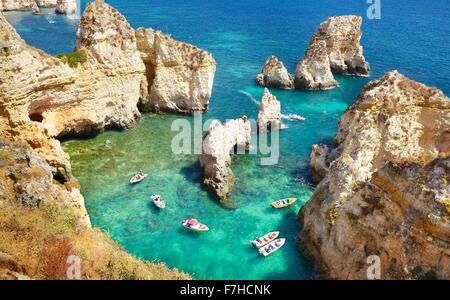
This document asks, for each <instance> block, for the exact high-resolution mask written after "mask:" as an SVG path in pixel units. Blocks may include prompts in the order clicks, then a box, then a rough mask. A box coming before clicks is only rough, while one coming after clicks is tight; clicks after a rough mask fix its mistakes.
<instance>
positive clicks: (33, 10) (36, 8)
mask: <svg viewBox="0 0 450 300" xmlns="http://www.w3.org/2000/svg"><path fill="white" fill-rule="evenodd" d="M31 12H32V13H33V14H34V15H38V14H39V13H40V10H39V6H38V5H37V4H36V2H35V3H34V4H33V6H32V7H31Z"/></svg>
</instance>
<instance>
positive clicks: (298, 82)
mask: <svg viewBox="0 0 450 300" xmlns="http://www.w3.org/2000/svg"><path fill="white" fill-rule="evenodd" d="M337 86H338V82H337V81H336V80H335V79H334V76H333V74H332V73H331V67H330V59H329V58H328V52H327V46H326V43H325V41H318V42H317V43H313V44H311V45H310V46H309V49H308V51H307V52H306V56H305V57H304V58H303V59H302V60H301V61H300V62H299V63H298V64H297V68H296V70H295V87H296V88H298V89H305V90H326V89H331V88H334V87H337Z"/></svg>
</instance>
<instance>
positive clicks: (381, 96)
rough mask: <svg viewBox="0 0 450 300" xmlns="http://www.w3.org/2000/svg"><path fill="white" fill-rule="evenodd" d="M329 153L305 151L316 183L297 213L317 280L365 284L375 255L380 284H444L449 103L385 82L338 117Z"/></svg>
mask: <svg viewBox="0 0 450 300" xmlns="http://www.w3.org/2000/svg"><path fill="white" fill-rule="evenodd" d="M334 144H335V148H334V149H333V150H328V149H327V148H325V147H323V146H316V147H315V149H313V151H315V152H316V153H314V155H312V158H313V159H312V161H311V163H312V165H313V166H316V167H314V169H315V172H316V173H317V174H318V176H317V177H319V178H318V179H320V177H323V179H322V181H321V182H320V184H319V185H318V187H317V188H316V191H315V193H314V195H313V196H312V198H311V199H310V201H309V202H308V203H307V204H306V205H305V206H304V207H303V208H302V210H301V212H300V221H301V223H302V225H303V231H302V233H301V235H300V237H299V238H300V241H301V244H302V245H303V246H304V247H305V248H306V250H307V252H308V253H309V254H310V255H311V256H312V257H313V258H314V259H315V261H316V262H317V264H318V266H319V269H320V271H321V272H322V274H324V276H326V277H330V278H338V279H367V275H366V271H367V267H368V265H367V257H369V256H370V255H378V256H379V257H380V258H381V267H382V270H381V277H382V279H397V278H414V277H417V276H416V273H421V272H418V270H422V271H423V272H422V273H425V274H428V275H429V274H434V275H436V276H437V277H440V278H446V279H448V276H449V274H450V269H449V266H450V251H449V249H450V240H449V237H450V211H449V200H448V195H449V192H450V188H449V185H448V180H449V154H450V99H449V98H447V97H446V96H445V95H444V94H443V93H442V91H440V90H438V89H437V88H432V87H428V86H425V85H423V84H420V83H417V82H415V81H412V80H410V79H408V78H406V77H404V76H403V75H401V74H399V73H398V72H396V71H392V72H389V73H386V74H385V75H384V76H383V78H381V79H380V80H377V81H373V82H371V83H369V84H368V85H367V86H366V87H365V89H364V90H363V91H362V92H361V94H360V95H359V97H358V99H357V101H356V102H355V103H354V104H352V105H351V106H350V107H349V108H348V109H347V111H346V112H345V113H344V115H343V116H342V118H341V120H340V122H339V131H338V133H337V135H336V137H335V138H334ZM333 152H334V153H333Z"/></svg>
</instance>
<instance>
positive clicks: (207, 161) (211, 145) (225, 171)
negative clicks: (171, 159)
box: [200, 116, 251, 203]
mask: <svg viewBox="0 0 450 300" xmlns="http://www.w3.org/2000/svg"><path fill="white" fill-rule="evenodd" d="M250 142H251V124H250V121H249V120H247V118H246V117H245V116H244V117H242V118H239V119H236V120H230V121H228V122H226V123H225V124H222V123H221V122H219V121H213V122H212V123H211V125H210V127H209V130H208V132H207V133H206V134H205V135H204V137H203V153H202V155H201V156H200V165H201V167H202V169H203V173H204V176H205V181H204V183H205V185H206V186H207V187H208V188H210V189H211V191H212V192H213V193H214V194H215V195H216V196H217V197H218V198H219V200H221V202H222V203H226V201H227V198H228V196H229V194H230V192H231V189H232V188H233V185H234V174H233V171H232V170H231V155H230V152H232V151H234V149H235V148H237V150H238V151H240V152H241V153H243V152H245V151H246V150H249V148H250Z"/></svg>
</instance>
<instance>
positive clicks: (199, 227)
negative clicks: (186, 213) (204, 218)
mask: <svg viewBox="0 0 450 300" xmlns="http://www.w3.org/2000/svg"><path fill="white" fill-rule="evenodd" d="M181 224H182V225H183V227H184V228H186V229H189V230H192V231H208V230H209V228H208V226H206V225H205V224H202V223H200V222H199V221H198V220H196V219H189V220H184V221H183V222H181Z"/></svg>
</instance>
